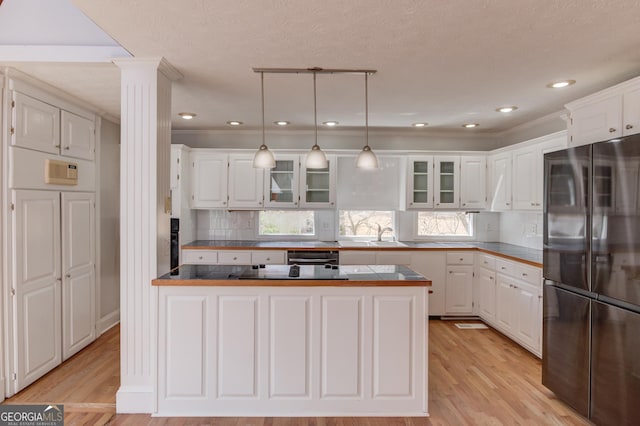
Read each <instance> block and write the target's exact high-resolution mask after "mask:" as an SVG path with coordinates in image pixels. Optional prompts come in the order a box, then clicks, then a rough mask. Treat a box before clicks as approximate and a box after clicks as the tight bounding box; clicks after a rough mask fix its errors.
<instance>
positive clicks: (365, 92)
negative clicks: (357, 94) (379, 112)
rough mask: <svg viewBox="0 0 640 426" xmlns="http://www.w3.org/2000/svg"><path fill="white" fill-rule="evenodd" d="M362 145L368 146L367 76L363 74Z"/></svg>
mask: <svg viewBox="0 0 640 426" xmlns="http://www.w3.org/2000/svg"><path fill="white" fill-rule="evenodd" d="M364 143H365V145H366V146H369V74H368V73H366V72H365V73H364Z"/></svg>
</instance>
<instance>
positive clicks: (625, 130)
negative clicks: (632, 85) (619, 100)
mask: <svg viewBox="0 0 640 426" xmlns="http://www.w3.org/2000/svg"><path fill="white" fill-rule="evenodd" d="M623 100H624V105H623V111H622V124H623V126H622V134H623V135H624V136H627V135H634V134H636V133H638V132H640V89H636V90H633V91H631V92H629V93H625V95H624V98H623Z"/></svg>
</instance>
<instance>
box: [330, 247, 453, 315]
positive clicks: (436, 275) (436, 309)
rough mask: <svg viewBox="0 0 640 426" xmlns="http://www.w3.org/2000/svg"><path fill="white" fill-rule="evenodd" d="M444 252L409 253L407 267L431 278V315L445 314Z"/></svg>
mask: <svg viewBox="0 0 640 426" xmlns="http://www.w3.org/2000/svg"><path fill="white" fill-rule="evenodd" d="M446 254H447V253H446V252H444V251H434V252H425V251H418V252H414V253H412V255H411V265H409V267H410V268H411V269H413V270H414V271H416V272H418V273H420V274H422V275H424V276H425V277H427V278H429V279H430V280H431V287H430V288H429V315H433V316H440V315H444V314H445V306H444V305H445V303H444V299H445V282H446V275H447V273H446ZM340 256H342V253H340ZM340 259H342V257H341V258H340Z"/></svg>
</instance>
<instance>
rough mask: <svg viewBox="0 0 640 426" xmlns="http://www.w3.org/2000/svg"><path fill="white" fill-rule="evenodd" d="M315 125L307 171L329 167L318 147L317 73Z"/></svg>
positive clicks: (314, 91) (314, 88)
mask: <svg viewBox="0 0 640 426" xmlns="http://www.w3.org/2000/svg"><path fill="white" fill-rule="evenodd" d="M313 123H314V126H313V128H314V131H315V143H314V144H313V146H312V147H311V151H310V152H309V153H308V154H307V159H306V161H305V163H304V164H305V166H306V167H307V169H326V168H327V167H329V162H328V161H327V156H326V155H325V154H324V152H322V150H321V149H320V146H319V145H318V112H317V100H316V73H315V72H314V73H313Z"/></svg>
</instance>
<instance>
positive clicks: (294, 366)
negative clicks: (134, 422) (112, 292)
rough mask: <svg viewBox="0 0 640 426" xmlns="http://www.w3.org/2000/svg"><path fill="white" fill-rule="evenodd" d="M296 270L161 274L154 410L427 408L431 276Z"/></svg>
mask: <svg viewBox="0 0 640 426" xmlns="http://www.w3.org/2000/svg"><path fill="white" fill-rule="evenodd" d="M291 268H292V267H291V266H289V265H264V267H262V268H260V267H255V266H248V265H183V266H181V267H180V268H178V269H177V270H176V271H174V272H173V273H169V274H166V275H164V276H162V277H160V278H158V279H155V280H153V285H154V286H157V288H158V293H159V299H158V300H159V308H158V320H159V327H158V331H159V335H158V347H159V351H158V386H157V415H160V416H177V415H181V416H243V417H245V416H247V415H254V416H335V415H351V416H357V415H367V416H376V415H385V416H425V415H428V408H427V400H428V397H427V389H428V386H427V371H428V370H427V359H428V348H427V341H428V339H427V337H428V330H427V323H428V322H427V316H428V304H427V290H428V287H429V286H430V285H431V281H430V280H428V279H425V278H424V277H423V276H422V275H419V274H417V273H415V272H413V271H412V270H411V269H409V268H407V267H405V266H399V265H357V266H356V265H351V266H346V265H340V266H337V265H334V266H324V265H319V266H300V267H299V270H298V269H297V268H294V270H293V273H291ZM290 275H293V276H290ZM295 275H298V276H295Z"/></svg>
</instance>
